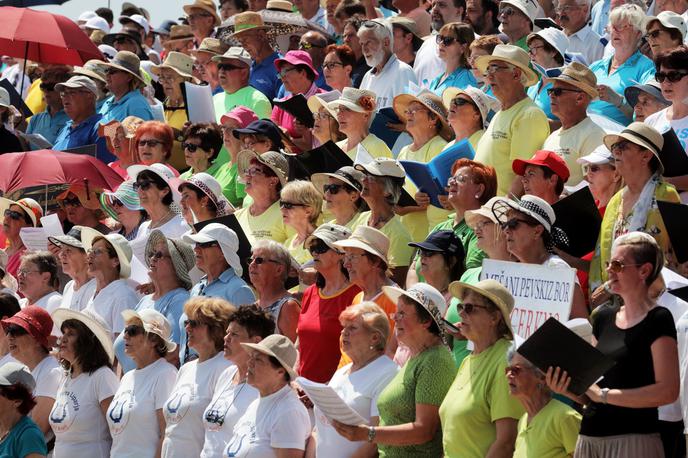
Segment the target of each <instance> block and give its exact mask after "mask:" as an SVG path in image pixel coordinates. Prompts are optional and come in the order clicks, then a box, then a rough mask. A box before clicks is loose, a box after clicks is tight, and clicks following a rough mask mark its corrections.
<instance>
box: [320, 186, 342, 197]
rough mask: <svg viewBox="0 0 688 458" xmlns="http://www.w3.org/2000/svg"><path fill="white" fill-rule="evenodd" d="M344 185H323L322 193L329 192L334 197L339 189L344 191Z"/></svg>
mask: <svg viewBox="0 0 688 458" xmlns="http://www.w3.org/2000/svg"><path fill="white" fill-rule="evenodd" d="M346 187H347V186H346V185H345V184H324V185H323V193H326V192H329V193H330V194H332V195H335V194H337V193H338V192H339V190H340V189H344V190H345V189H346Z"/></svg>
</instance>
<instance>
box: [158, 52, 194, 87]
mask: <svg viewBox="0 0 688 458" xmlns="http://www.w3.org/2000/svg"><path fill="white" fill-rule="evenodd" d="M193 62H194V61H193V58H192V57H191V56H187V55H186V54H183V53H180V52H176V51H171V52H169V53H167V57H165V62H163V63H162V64H160V65H153V66H152V67H151V72H153V74H154V75H156V76H160V69H162V68H169V69H171V70H174V72H175V73H176V74H177V75H179V76H181V77H183V78H189V79H192V80H193V79H194V76H193V74H192V73H193Z"/></svg>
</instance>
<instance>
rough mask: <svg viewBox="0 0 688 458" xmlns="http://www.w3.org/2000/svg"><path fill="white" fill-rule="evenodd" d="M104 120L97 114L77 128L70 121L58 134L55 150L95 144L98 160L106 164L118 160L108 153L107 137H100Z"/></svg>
mask: <svg viewBox="0 0 688 458" xmlns="http://www.w3.org/2000/svg"><path fill="white" fill-rule="evenodd" d="M102 118H103V115H101V114H100V113H96V114H94V115H92V116H91V117H89V118H87V119H86V120H85V121H82V122H81V123H80V124H78V125H76V126H75V125H74V123H73V122H72V121H71V120H70V121H69V122H67V124H65V126H64V127H63V128H62V130H61V131H60V133H59V134H57V138H56V139H55V144H54V145H53V150H55V151H64V150H66V149H70V148H77V147H79V146H86V145H93V144H95V145H96V157H97V158H98V159H100V160H101V161H103V162H105V163H106V164H109V163H110V162H112V161H115V160H117V157H116V156H114V155H113V154H112V153H110V151H108V149H107V144H106V143H105V137H99V136H98V125H99V124H100V122H101V120H102Z"/></svg>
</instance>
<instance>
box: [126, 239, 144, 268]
mask: <svg viewBox="0 0 688 458" xmlns="http://www.w3.org/2000/svg"><path fill="white" fill-rule="evenodd" d="M147 241H148V239H137V240H132V241H131V242H129V246H130V247H131V251H132V253H133V254H134V256H133V258H137V259H138V260H139V262H140V263H141V264H143V265H144V266H145V265H146V242H147ZM133 258H132V259H133Z"/></svg>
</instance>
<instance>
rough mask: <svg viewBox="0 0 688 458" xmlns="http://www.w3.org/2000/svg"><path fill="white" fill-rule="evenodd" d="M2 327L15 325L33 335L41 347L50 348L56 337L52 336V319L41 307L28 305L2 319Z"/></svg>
mask: <svg viewBox="0 0 688 458" xmlns="http://www.w3.org/2000/svg"><path fill="white" fill-rule="evenodd" d="M1 323H2V328H3V329H5V330H6V329H7V326H9V325H10V324H14V325H17V326H19V327H21V328H22V329H23V330H25V331H26V332H27V333H28V334H29V335H30V336H31V337H33V338H34V339H35V340H36V341H37V342H38V343H39V344H41V346H43V348H46V349H48V350H50V349H51V348H52V347H53V346H54V345H55V341H56V339H54V338H52V336H51V333H52V331H53V320H52V318H51V317H50V314H49V313H48V311H47V310H45V309H44V308H43V307H41V306H38V305H28V306H26V307H24V308H23V309H21V310H20V311H19V312H17V313H16V314H14V315H12V316H11V317H8V318H5V319H4V320H2V322H1Z"/></svg>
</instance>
